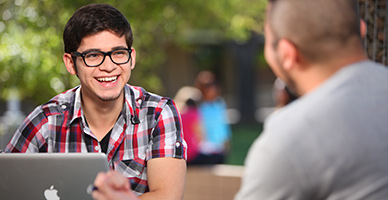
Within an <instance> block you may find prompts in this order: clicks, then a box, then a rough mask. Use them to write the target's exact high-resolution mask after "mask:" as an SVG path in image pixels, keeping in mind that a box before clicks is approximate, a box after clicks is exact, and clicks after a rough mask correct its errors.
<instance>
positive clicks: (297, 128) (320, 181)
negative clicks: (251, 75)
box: [235, 61, 388, 200]
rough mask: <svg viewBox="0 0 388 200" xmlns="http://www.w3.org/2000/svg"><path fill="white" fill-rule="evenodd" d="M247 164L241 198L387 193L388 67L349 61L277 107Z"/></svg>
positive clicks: (369, 196) (238, 199)
mask: <svg viewBox="0 0 388 200" xmlns="http://www.w3.org/2000/svg"><path fill="white" fill-rule="evenodd" d="M245 166H246V171H245V175H244V177H243V183H242V186H241V189H240V191H239V193H238V194H237V195H236V197H235V199H236V200H258V199H266V200H268V199H298V200H302V199H306V200H307V199H309V200H311V199H332V200H334V199H387V198H388V69H386V68H385V67H384V66H380V65H378V64H376V63H374V62H371V61H363V62H359V63H356V64H353V65H350V66H347V67H344V68H342V69H341V70H340V71H338V72H337V73H336V74H335V75H334V76H332V77H331V78H329V79H328V80H327V81H325V82H324V83H323V84H322V85H320V86H319V87H318V88H316V89H315V90H314V91H312V92H310V93H308V94H306V95H304V96H303V97H301V98H300V99H298V100H296V101H295V102H293V103H291V104H290V105H288V106H286V107H284V108H282V109H280V110H278V111H276V112H275V113H273V114H272V116H270V117H269V118H268V119H267V121H266V122H265V125H264V131H263V133H262V135H261V136H260V137H259V138H258V139H257V140H256V141H255V142H254V144H253V145H252V147H251V149H250V151H249V153H248V156H247V159H246V163H245Z"/></svg>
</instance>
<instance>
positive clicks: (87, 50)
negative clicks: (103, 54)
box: [82, 49, 101, 53]
mask: <svg viewBox="0 0 388 200" xmlns="http://www.w3.org/2000/svg"><path fill="white" fill-rule="evenodd" d="M90 51H101V50H100V49H86V50H84V51H83V52H82V53H85V52H90Z"/></svg>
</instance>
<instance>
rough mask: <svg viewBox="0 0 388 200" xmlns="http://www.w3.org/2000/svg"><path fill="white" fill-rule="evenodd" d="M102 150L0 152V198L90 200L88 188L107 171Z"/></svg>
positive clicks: (9, 199) (8, 199)
mask: <svg viewBox="0 0 388 200" xmlns="http://www.w3.org/2000/svg"><path fill="white" fill-rule="evenodd" d="M108 170H109V167H108V163H107V158H106V155H105V154H102V153H36V154H21V153H9V154H5V153H0V196H1V199H7V200H12V199H18V200H20V199H43V200H44V199H46V200H58V199H62V200H66V199H92V197H91V195H89V194H88V193H87V188H88V186H89V185H90V184H93V182H94V179H95V178H96V176H97V174H98V173H99V172H101V171H105V172H106V171H108Z"/></svg>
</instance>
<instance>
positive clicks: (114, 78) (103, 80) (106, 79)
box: [97, 76, 117, 82]
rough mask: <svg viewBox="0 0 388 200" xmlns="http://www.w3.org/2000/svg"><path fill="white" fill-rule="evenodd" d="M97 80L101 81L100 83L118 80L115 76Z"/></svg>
mask: <svg viewBox="0 0 388 200" xmlns="http://www.w3.org/2000/svg"><path fill="white" fill-rule="evenodd" d="M97 80H98V81H100V82H110V81H115V80H117V76H114V77H104V78H97Z"/></svg>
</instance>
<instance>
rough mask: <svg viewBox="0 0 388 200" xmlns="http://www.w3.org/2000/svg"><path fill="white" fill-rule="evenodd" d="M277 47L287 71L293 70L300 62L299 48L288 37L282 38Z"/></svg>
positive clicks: (280, 59)
mask: <svg viewBox="0 0 388 200" xmlns="http://www.w3.org/2000/svg"><path fill="white" fill-rule="evenodd" d="M277 49H278V58H279V61H280V62H281V63H280V64H281V66H282V67H283V68H284V70H286V71H290V70H292V69H293V68H294V67H295V66H296V65H297V64H298V49H297V48H296V47H295V45H294V44H293V43H292V42H290V41H289V40H287V39H280V40H279V43H278V47H277Z"/></svg>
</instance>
